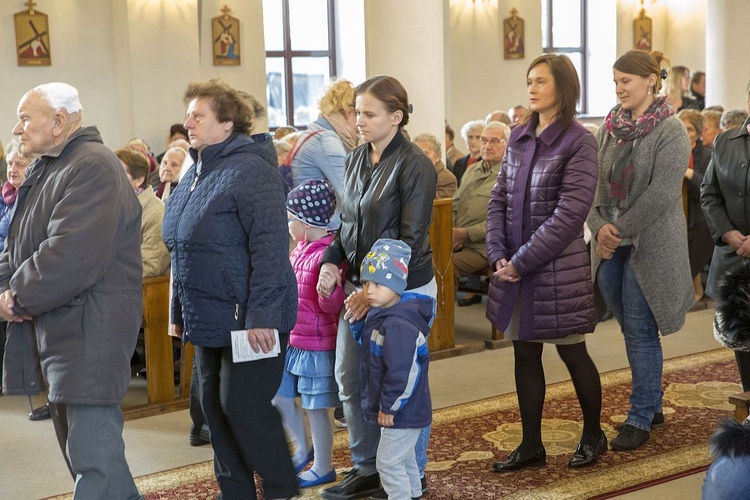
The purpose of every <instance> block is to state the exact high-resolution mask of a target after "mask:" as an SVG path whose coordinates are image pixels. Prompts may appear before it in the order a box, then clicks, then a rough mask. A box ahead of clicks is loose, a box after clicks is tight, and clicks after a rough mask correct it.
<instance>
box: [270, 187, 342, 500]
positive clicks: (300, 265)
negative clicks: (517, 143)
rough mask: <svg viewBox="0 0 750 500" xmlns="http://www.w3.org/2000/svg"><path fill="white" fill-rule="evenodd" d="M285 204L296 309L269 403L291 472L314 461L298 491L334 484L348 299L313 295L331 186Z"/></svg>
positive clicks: (295, 194) (325, 241)
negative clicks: (286, 441) (339, 343)
mask: <svg viewBox="0 0 750 500" xmlns="http://www.w3.org/2000/svg"><path fill="white" fill-rule="evenodd" d="M286 206H287V216H288V219H289V234H290V235H291V236H292V239H293V240H294V241H296V242H297V246H296V247H295V248H294V250H293V251H292V255H291V256H290V259H291V261H292V267H293V268H294V273H295V274H296V276H297V292H298V295H299V306H298V309H297V323H296V324H295V326H294V329H292V332H291V334H290V335H289V348H288V350H287V353H286V364H285V371H284V376H283V378H282V380H281V386H280V387H279V390H278V392H277V393H276V397H275V398H274V400H273V403H274V405H275V406H276V408H277V409H278V410H279V413H281V418H282V420H283V422H284V427H285V428H286V431H287V433H288V434H289V437H290V438H291V439H292V441H293V442H294V446H295V453H294V455H293V456H292V463H293V464H294V467H295V470H296V471H297V472H298V473H299V472H300V471H301V470H302V469H304V468H305V466H307V464H308V463H310V461H313V458H314V461H313V465H312V467H311V468H310V469H309V470H307V471H304V472H301V473H299V474H298V476H297V482H298V483H299V487H300V488H309V487H312V486H316V485H319V484H324V483H330V482H333V481H335V480H336V471H335V470H334V469H333V464H332V459H331V455H332V449H333V422H332V420H331V412H330V409H331V408H334V407H336V406H337V405H338V404H339V398H338V387H337V385H336V380H335V379H334V376H333V364H334V359H335V350H336V332H337V330H338V322H339V313H340V312H341V308H342V307H343V305H344V299H345V297H346V296H345V294H344V289H343V288H342V287H341V286H337V287H336V289H335V290H334V292H333V293H332V294H331V296H330V297H328V298H323V297H321V296H319V295H318V292H317V291H316V285H317V283H318V273H319V270H320V261H321V259H322V257H323V252H325V250H326V248H328V245H330V244H331V241H333V238H334V235H333V234H331V233H329V232H328V230H327V229H326V226H327V225H328V222H329V220H330V217H331V215H333V213H334V210H335V208H336V195H335V194H334V191H333V187H332V186H331V185H330V184H329V183H328V182H327V181H319V180H308V181H305V182H304V183H302V184H300V185H299V186H298V187H296V188H294V189H293V190H291V191H290V192H289V195H288V196H287V202H286ZM344 265H345V264H344ZM341 273H342V276H346V269H345V268H343V267H342V269H341ZM296 397H300V400H301V403H302V408H304V410H305V411H306V412H307V418H308V420H309V422H310V434H311V435H312V436H311V438H310V436H308V435H307V433H306V432H305V425H304V421H303V418H302V411H301V409H300V408H299V407H298V406H297V405H296V404H295V398H296ZM311 440H312V445H310V441H311Z"/></svg>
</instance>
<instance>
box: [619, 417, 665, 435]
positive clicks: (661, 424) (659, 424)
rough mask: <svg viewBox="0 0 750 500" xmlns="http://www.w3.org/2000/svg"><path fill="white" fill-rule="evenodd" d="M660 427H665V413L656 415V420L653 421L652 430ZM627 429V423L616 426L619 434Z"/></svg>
mask: <svg viewBox="0 0 750 500" xmlns="http://www.w3.org/2000/svg"><path fill="white" fill-rule="evenodd" d="M659 427H664V413H662V412H658V413H654V418H652V419H651V428H652V429H657V428H659ZM624 428H625V423H624V422H623V423H621V424H617V425H615V430H617V432H620V431H622V430H623V429H624Z"/></svg>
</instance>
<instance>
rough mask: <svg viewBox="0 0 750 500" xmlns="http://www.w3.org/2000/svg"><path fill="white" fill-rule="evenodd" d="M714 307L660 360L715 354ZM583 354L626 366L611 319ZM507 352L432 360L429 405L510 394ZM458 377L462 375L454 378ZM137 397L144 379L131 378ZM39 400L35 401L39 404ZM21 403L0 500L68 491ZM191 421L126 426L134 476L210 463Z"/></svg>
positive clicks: (691, 490) (474, 318)
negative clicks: (191, 441) (193, 439)
mask: <svg viewBox="0 0 750 500" xmlns="http://www.w3.org/2000/svg"><path fill="white" fill-rule="evenodd" d="M484 307H485V306H484V305H483V304H476V305H473V306H470V307H465V308H457V309H456V324H457V327H456V338H457V343H464V342H476V341H481V340H483V339H485V338H488V337H489V323H487V320H485V319H484ZM712 318H713V310H710V309H709V310H703V311H696V312H692V313H690V314H688V319H687V322H686V325H685V327H684V328H683V330H682V331H681V332H679V333H676V334H674V335H670V336H668V337H666V338H665V339H664V341H663V345H664V353H665V358H672V357H676V356H682V355H686V354H690V353H694V352H701V351H706V350H712V349H716V348H718V347H720V346H719V344H717V343H716V341H715V340H714V339H713V335H712V329H711V328H712V327H711V321H712ZM588 347H589V351H590V352H591V355H592V357H593V358H594V361H595V363H596V364H597V366H598V368H599V370H600V371H602V372H605V371H610V370H616V369H619V368H625V367H627V359H626V357H625V350H624V346H623V342H622V338H621V334H620V333H619V329H618V328H617V324H616V323H615V322H614V321H607V322H604V323H601V324H600V325H599V327H598V328H597V331H596V332H595V333H594V334H593V335H591V336H590V339H589V340H588ZM544 362H545V370H546V376H547V382H548V383H554V382H559V381H563V380H567V379H568V378H569V377H568V373H567V370H566V369H565V366H564V365H563V363H562V361H560V358H559V356H558V355H557V353H556V352H555V349H554V348H550V347H547V348H545V354H544ZM512 367H513V353H512V349H500V350H496V351H483V352H479V353H476V354H469V355H465V356H459V357H455V358H449V359H444V360H440V361H436V362H434V363H433V364H432V366H431V368H430V384H431V388H432V396H433V404H434V406H435V407H436V408H440V407H445V406H450V405H455V404H459V403H463V402H467V401H474V400H477V399H481V398H486V397H490V396H494V395H498V394H504V393H507V392H512V391H514V390H515V388H514V380H513V368H512ZM457 375H460V376H457ZM132 392H133V394H131V395H130V396H129V397H130V398H132V399H133V400H138V399H140V398H141V397H142V396H141V394H142V393H143V382H142V381H134V384H133V388H132ZM41 401H42V398H38V399H37V400H36V401H35V403H36V404H38V403H41ZM28 407H29V404H28V401H27V400H26V398H21V397H2V398H0V422H2V430H0V498H1V499H6V498H7V499H35V498H41V497H45V496H50V495H55V494H59V493H64V492H67V491H71V490H72V487H73V483H72V481H71V478H70V475H69V473H68V471H67V469H66V467H65V464H64V462H63V459H62V457H61V455H60V451H59V449H58V446H57V441H56V439H55V434H54V430H53V429H52V424H51V422H50V421H49V420H47V421H43V422H31V421H29V420H28V419H27V418H26V414H27V413H28V411H29V409H28ZM189 425H190V418H189V416H188V413H187V411H180V412H175V413H171V414H166V415H159V416H156V417H150V418H145V419H141V420H137V421H132V422H127V423H126V424H125V432H124V436H125V444H126V453H127V457H128V462H129V463H130V467H131V470H132V472H133V474H134V475H136V476H138V475H143V474H149V473H152V472H156V471H160V470H167V469H171V468H174V467H179V466H182V465H186V464H190V463H195V462H198V461H202V460H209V459H211V458H212V453H211V450H210V447H202V448H192V447H190V446H189V445H188V443H187V437H188V428H189ZM702 481H703V474H695V475H692V476H688V477H685V478H682V479H679V480H676V481H671V482H669V483H665V484H663V485H659V486H656V487H653V488H649V489H647V490H641V491H638V492H636V493H633V494H630V495H623V496H621V497H620V498H629V499H639V500H640V499H654V500H657V499H658V500H663V499H665V498H680V499H686V500H689V499H698V498H700V488H701V484H702Z"/></svg>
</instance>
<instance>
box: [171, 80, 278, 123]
mask: <svg viewBox="0 0 750 500" xmlns="http://www.w3.org/2000/svg"><path fill="white" fill-rule="evenodd" d="M193 99H209V100H210V101H211V109H212V110H213V112H214V113H216V119H217V120H219V122H221V123H224V122H232V123H234V128H233V129H232V132H233V133H235V134H251V133H252V132H253V128H254V127H255V119H256V118H259V117H262V116H265V115H266V110H265V108H264V107H263V105H262V104H261V103H259V102H258V101H257V100H256V99H255V98H254V97H253V96H251V95H250V94H248V93H247V92H245V91H242V90H237V89H235V88H232V87H230V86H229V85H228V84H227V83H226V82H224V81H222V80H220V79H218V78H213V79H211V80H209V81H207V82H195V83H191V84H189V85H188V86H187V89H185V96H184V101H185V104H189V103H190V101H192V100H193Z"/></svg>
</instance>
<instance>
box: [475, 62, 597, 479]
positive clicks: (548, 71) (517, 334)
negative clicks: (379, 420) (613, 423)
mask: <svg viewBox="0 0 750 500" xmlns="http://www.w3.org/2000/svg"><path fill="white" fill-rule="evenodd" d="M526 86H527V90H528V95H529V111H530V112H529V113H528V114H527V116H526V119H525V122H524V123H522V124H521V125H519V126H517V127H516V128H515V129H513V131H512V132H511V134H510V141H509V143H508V147H507V150H506V152H505V157H504V158H503V164H502V168H501V170H500V174H499V175H498V178H497V184H496V185H495V188H494V189H493V191H492V196H491V198H490V203H489V209H488V214H487V236H486V243H487V257H488V261H489V264H490V266H491V267H492V269H494V270H495V272H494V274H493V275H492V283H491V286H490V303H489V306H488V307H487V317H488V318H489V319H490V321H492V323H493V325H495V327H496V328H498V329H499V330H500V331H503V332H505V336H506V338H510V339H512V340H513V352H514V355H515V376H516V391H517V393H518V403H519V408H520V411H521V424H522V427H523V439H522V441H521V444H520V446H519V447H518V448H517V449H516V450H515V451H513V452H512V453H511V454H510V455H509V456H508V457H507V459H505V460H503V461H501V462H495V464H494V465H493V468H494V470H495V471H497V472H508V471H514V470H518V469H522V468H524V467H539V466H543V465H545V464H546V452H545V450H544V445H543V444H542V430H541V426H542V408H543V406H544V394H545V380H544V368H543V366H542V348H543V347H544V344H545V343H550V344H556V346H557V351H558V353H559V354H560V357H561V358H562V360H563V361H564V362H565V365H566V366H567V368H568V371H569V372H570V376H571V378H572V380H573V385H574V386H575V389H576V394H577V395H578V401H579V403H580V405H581V410H582V412H583V435H582V437H581V442H580V444H579V445H578V448H577V449H576V451H575V453H574V455H573V457H572V458H571V459H570V461H569V462H568V465H569V466H570V467H586V466H589V465H592V464H594V463H595V462H596V461H597V459H598V458H599V457H600V456H601V455H603V454H604V453H605V452H606V450H607V438H606V437H605V435H604V432H602V429H601V426H600V422H599V420H600V415H601V399H602V395H601V384H600V381H599V372H598V370H597V369H596V366H595V365H594V362H593V361H592V360H591V358H590V357H589V354H588V352H587V351H586V344H585V342H584V335H583V334H585V333H591V332H593V331H594V326H595V323H596V320H595V313H594V293H593V285H592V282H591V271H590V267H589V257H588V254H587V252H586V244H585V243H584V241H583V222H584V220H586V215H587V214H588V212H589V209H590V208H591V203H592V202H593V199H594V192H595V190H596V178H597V153H596V140H595V139H594V136H593V135H591V133H590V132H588V131H587V130H586V129H585V128H584V127H583V126H582V125H580V124H579V123H577V122H575V121H574V118H575V115H576V102H577V101H578V98H579V96H580V87H579V84H578V75H577V74H576V70H575V67H574V66H573V64H572V63H571V62H570V60H569V59H568V58H567V57H565V56H558V55H554V54H545V55H542V56H540V57H538V58H536V59H535V60H534V61H533V62H532V63H531V65H530V66H529V69H528V72H527V76H526Z"/></svg>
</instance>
